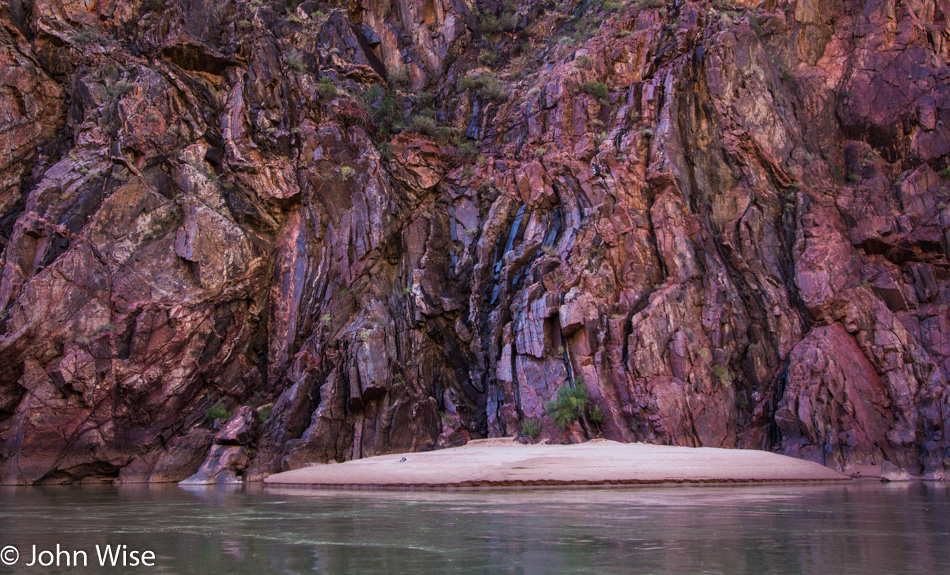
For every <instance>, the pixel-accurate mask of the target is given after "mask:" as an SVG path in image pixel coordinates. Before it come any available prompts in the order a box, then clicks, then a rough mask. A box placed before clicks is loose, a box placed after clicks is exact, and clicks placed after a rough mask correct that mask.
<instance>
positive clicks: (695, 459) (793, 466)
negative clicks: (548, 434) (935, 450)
mask: <svg viewBox="0 0 950 575" xmlns="http://www.w3.org/2000/svg"><path fill="white" fill-rule="evenodd" d="M845 479H849V477H848V476H847V475H844V474H842V473H838V472H837V471H833V470H831V469H828V468H826V467H823V466H821V465H819V464H817V463H812V462H810V461H803V460H800V459H794V458H791V457H786V456H784V455H778V454H775V453H768V452H765V451H754V450H739V449H715V448H709V447H703V448H691V447H670V446H663V445H647V444H642V443H617V442H615V441H607V440H594V441H589V442H587V443H580V444H575V445H543V444H536V445H522V444H520V443H518V442H515V441H514V440H512V439H484V440H476V441H471V442H469V443H468V444H466V445H464V446H462V447H455V448H452V449H443V450H440V451H430V452H426V453H405V454H396V455H381V456H377V457H368V458H366V459H358V460H354V461H347V462H345V463H330V464H318V465H312V466H309V467H305V468H302V469H296V470H293V471H286V472H284V473H277V474H275V475H271V476H270V477H268V478H266V479H265V480H264V482H265V483H268V484H279V485H313V486H325V487H354V488H363V487H378V488H406V487H488V486H556V485H624V484H654V483H736V482H778V481H781V482H786V481H787V482H795V481H836V480H837V481H840V480H845Z"/></svg>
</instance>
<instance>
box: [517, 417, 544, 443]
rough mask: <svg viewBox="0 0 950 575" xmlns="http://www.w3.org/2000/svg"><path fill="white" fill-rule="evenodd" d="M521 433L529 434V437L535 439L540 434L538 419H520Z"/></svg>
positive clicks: (539, 421)
mask: <svg viewBox="0 0 950 575" xmlns="http://www.w3.org/2000/svg"><path fill="white" fill-rule="evenodd" d="M521 433H523V434H525V435H527V436H529V437H530V438H531V439H537V438H538V436H539V435H541V420H540V419H522V420H521Z"/></svg>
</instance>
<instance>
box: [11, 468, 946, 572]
mask: <svg viewBox="0 0 950 575" xmlns="http://www.w3.org/2000/svg"><path fill="white" fill-rule="evenodd" d="M110 543H111V544H125V545H128V546H129V547H130V548H135V549H151V550H153V551H154V552H155V553H156V556H157V560H156V567H154V568H149V569H142V570H141V572H143V573H144V572H146V571H147V572H152V573H176V574H190V573H238V574H243V573H248V574H255V575H257V574H260V573H324V572H325V573H397V572H407V573H408V572H412V573H566V572H571V573H629V572H636V573H730V574H732V573H737V574H738V573H757V574H758V573H775V574H784V573H788V574H793V573H842V574H846V573H855V574H858V573H860V574H864V573H928V574H929V573H950V487H948V486H947V485H944V484H933V483H909V484H900V485H881V484H876V483H858V484H848V485H841V484H836V485H798V486H789V485H783V486H776V485H770V486H769V485H761V486H731V487H711V486H702V487H697V486H679V487H648V488H625V489H564V490H561V489H558V490H536V491H518V490H492V491H484V490H472V491H454V492H405V491H396V492H380V491H377V492H364V491H360V492H347V491H315V490H306V489H302V490H294V489H288V488H279V489H271V488H268V489H262V488H260V487H248V488H233V487H229V488H199V487H189V488H187V489H186V488H179V487H177V486H142V487H123V488H91V487H30V488H0V546H5V545H14V546H16V547H17V548H18V549H19V550H20V553H21V561H25V562H28V561H29V560H30V555H31V549H32V545H34V544H35V545H37V547H38V549H55V547H56V545H57V544H59V545H60V546H61V548H63V549H70V550H75V549H79V550H85V551H86V552H87V554H88V556H89V568H88V569H83V570H81V572H83V573H100V572H101V573H115V572H117V571H116V570H115V569H112V568H107V569H99V568H98V566H97V565H95V563H97V560H96V556H95V546H96V545H97V544H99V545H105V544H110ZM21 567H22V565H21ZM31 571H32V572H36V573H40V572H43V573H70V572H73V573H75V572H77V571H76V570H74V569H67V568H60V569H59V570H57V569H55V568H46V569H40V568H38V567H33V568H31V569H21V570H19V571H16V572H17V573H19V572H26V573H29V572H31ZM13 572H14V571H13V569H12V568H10V567H5V566H2V565H0V573H13Z"/></svg>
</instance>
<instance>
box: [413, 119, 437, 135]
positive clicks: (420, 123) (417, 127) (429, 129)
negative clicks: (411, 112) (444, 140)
mask: <svg viewBox="0 0 950 575" xmlns="http://www.w3.org/2000/svg"><path fill="white" fill-rule="evenodd" d="M436 128H438V124H436V121H435V118H433V117H432V116H428V115H419V116H415V117H413V118H412V119H411V120H409V129H410V130H412V131H414V132H419V133H420V134H424V135H426V136H434V135H435V131H436Z"/></svg>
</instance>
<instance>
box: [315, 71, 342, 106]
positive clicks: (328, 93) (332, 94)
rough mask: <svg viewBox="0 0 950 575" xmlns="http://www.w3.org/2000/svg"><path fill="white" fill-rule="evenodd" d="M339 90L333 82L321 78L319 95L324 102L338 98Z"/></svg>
mask: <svg viewBox="0 0 950 575" xmlns="http://www.w3.org/2000/svg"><path fill="white" fill-rule="evenodd" d="M338 93H339V90H337V89H336V86H334V85H333V81H332V80H330V78H327V77H326V76H324V77H322V78H320V81H319V82H318V83H317V95H318V96H320V98H321V99H322V100H328V101H329V100H332V99H333V98H336V96H337V94H338Z"/></svg>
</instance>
